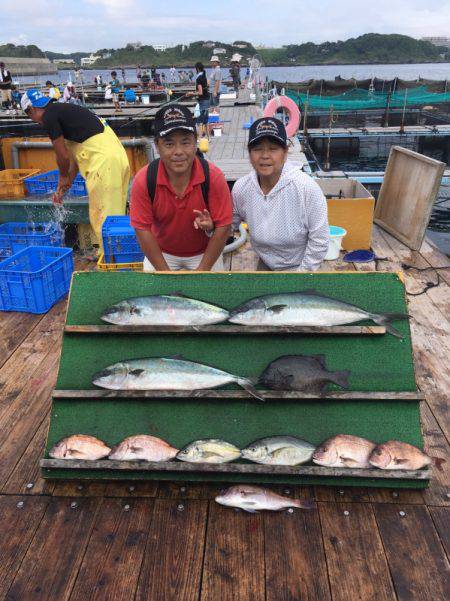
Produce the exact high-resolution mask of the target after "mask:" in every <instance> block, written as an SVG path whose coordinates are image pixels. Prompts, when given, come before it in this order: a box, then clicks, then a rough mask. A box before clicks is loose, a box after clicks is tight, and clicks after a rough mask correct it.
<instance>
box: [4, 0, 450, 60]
mask: <svg viewBox="0 0 450 601" xmlns="http://www.w3.org/2000/svg"><path fill="white" fill-rule="evenodd" d="M0 9H1V13H0V14H1V23H2V26H1V30H0V43H5V42H13V43H15V44H36V45H37V46H39V47H40V48H41V49H42V50H52V51H58V52H74V51H77V50H78V51H84V52H87V51H94V50H98V49H99V48H118V47H122V46H125V45H126V44H127V42H136V41H141V42H142V43H144V44H157V43H159V44H161V43H166V44H168V45H175V44H176V43H189V42H193V41H196V40H207V39H212V40H220V41H223V42H233V41H235V40H247V41H250V42H253V44H255V45H257V44H265V45H267V46H281V45H283V44H289V43H302V42H306V41H311V42H324V41H327V40H330V41H336V40H345V39H348V38H350V37H357V36H358V35H362V34H363V33H370V32H375V33H402V34H406V35H410V36H412V37H415V38H420V37H422V36H427V35H445V36H450V0H426V1H424V0H375V1H373V0H371V1H367V0H341V1H340V2H336V1H335V0H334V1H333V0H283V1H276V0H226V2H223V1H222V0H209V1H204V0H195V1H193V0H168V1H165V2H162V1H161V0H159V1H158V2H156V1H154V0H128V1H126V0H75V1H71V0H60V1H58V0H0Z"/></svg>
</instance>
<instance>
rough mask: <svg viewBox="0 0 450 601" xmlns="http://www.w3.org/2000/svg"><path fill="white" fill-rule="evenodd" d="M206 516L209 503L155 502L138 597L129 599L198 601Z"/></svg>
mask: <svg viewBox="0 0 450 601" xmlns="http://www.w3.org/2000/svg"><path fill="white" fill-rule="evenodd" d="M206 516H207V501H182V502H180V501H177V500H164V499H157V500H156V501H155V506H154V510H153V519H152V522H151V524H150V527H149V535H148V542H147V547H146V550H145V556H144V561H143V563H142V569H141V575H140V578H139V583H138V588H137V592H136V596H135V597H133V595H132V594H131V595H130V597H128V598H132V599H135V600H136V601H150V600H155V601H157V600H158V601H159V600H161V601H163V600H167V601H172V600H173V601H197V600H198V598H199V588H200V582H201V571H202V564H203V548H204V543H205V529H206ZM105 598H106V597H105ZM110 598H111V600H112V599H113V598H112V597H110Z"/></svg>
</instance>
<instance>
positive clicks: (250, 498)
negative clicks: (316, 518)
mask: <svg viewBox="0 0 450 601" xmlns="http://www.w3.org/2000/svg"><path fill="white" fill-rule="evenodd" d="M216 502H217V503H219V504H220V505H225V506H226V507H238V508H239V509H243V510H244V511H248V512H249V513H256V512H258V511H262V510H267V511H281V510H283V509H287V508H289V507H297V508H299V509H312V508H313V507H314V503H313V502H312V501H300V500H298V499H290V498H289V497H284V496H282V495H279V494H277V493H276V492H273V491H271V490H269V489H267V488H261V487H259V486H252V485H250V484H238V485H237V486H231V487H230V488H228V489H227V490H225V491H223V492H221V493H220V494H219V495H218V496H217V497H216Z"/></svg>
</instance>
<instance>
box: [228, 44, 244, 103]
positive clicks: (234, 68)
mask: <svg viewBox="0 0 450 601" xmlns="http://www.w3.org/2000/svg"><path fill="white" fill-rule="evenodd" d="M241 58H242V56H241V55H240V54H237V53H236V54H233V56H232V57H231V66H230V75H231V79H232V80H233V89H234V91H235V92H236V98H237V97H238V96H239V88H240V86H241V65H240V63H239V61H240V60H241Z"/></svg>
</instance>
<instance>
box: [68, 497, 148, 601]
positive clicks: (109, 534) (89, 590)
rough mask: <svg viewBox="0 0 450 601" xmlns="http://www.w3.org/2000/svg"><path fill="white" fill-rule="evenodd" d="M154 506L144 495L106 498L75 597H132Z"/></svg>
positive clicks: (75, 600) (119, 600)
mask: <svg viewBox="0 0 450 601" xmlns="http://www.w3.org/2000/svg"><path fill="white" fill-rule="evenodd" d="M152 509H153V508H152V505H151V503H148V502H147V501H144V500H143V499H126V500H118V499H104V500H103V502H102V504H101V506H100V507H99V510H98V513H97V518H96V520H95V523H94V528H93V531H92V536H91V538H90V540H89V542H88V544H87V547H86V552H85V555H84V557H83V563H82V564H81V567H80V571H79V572H78V576H77V580H76V582H75V586H74V588H73V591H72V594H71V596H70V599H71V601H86V599H92V600H94V599H97V600H100V599H111V600H114V601H128V600H129V599H130V591H135V590H136V586H137V582H138V578H139V573H140V570H141V563H142V560H143V557H144V553H145V544H146V541H147V537H148V530H149V526H150V523H151V518H152Z"/></svg>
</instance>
